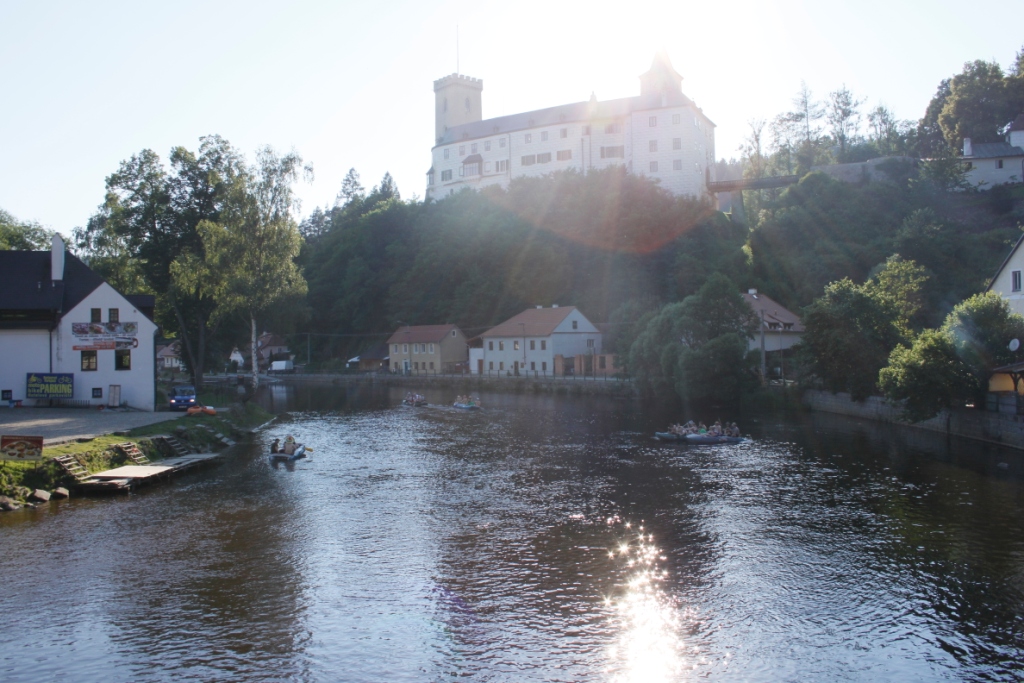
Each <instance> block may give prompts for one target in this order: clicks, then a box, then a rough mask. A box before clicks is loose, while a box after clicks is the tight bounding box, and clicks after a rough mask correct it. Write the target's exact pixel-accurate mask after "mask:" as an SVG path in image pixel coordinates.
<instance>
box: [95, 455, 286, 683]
mask: <svg viewBox="0 0 1024 683" xmlns="http://www.w3.org/2000/svg"><path fill="white" fill-rule="evenodd" d="M254 449H256V450H258V451H259V453H256V454H253V455H254V456H256V457H258V456H259V455H262V450H263V449H262V447H261V446H259V445H256V446H254ZM240 457H245V456H236V457H234V458H230V459H229V462H228V463H226V464H225V465H222V467H232V466H239V463H238V462H237V460H238V458H240ZM197 478H201V479H200V480H199V481H197V482H193V483H191V484H189V483H185V482H182V483H181V484H180V485H179V486H177V487H167V488H165V489H163V490H161V491H159V492H157V491H154V492H152V493H151V494H148V495H145V496H141V497H137V498H133V500H132V501H131V504H130V510H128V511H126V512H122V513H121V514H122V516H124V517H125V519H122V520H120V521H118V522H117V523H116V526H119V527H129V528H126V529H125V530H124V531H125V536H124V541H117V540H114V539H115V538H117V537H119V536H120V534H118V532H117V531H115V530H113V529H112V530H111V539H110V540H111V542H112V543H114V544H116V546H117V547H116V548H110V549H109V550H108V552H110V556H111V557H113V558H116V560H115V561H116V568H114V569H113V570H112V571H111V572H110V580H111V582H112V585H111V599H110V600H108V601H106V602H105V603H104V607H105V609H106V610H107V619H109V621H110V623H111V625H112V626H113V627H114V629H116V630H114V631H113V633H112V635H111V639H112V640H113V641H114V642H115V643H117V644H118V648H119V649H120V650H122V651H124V652H132V653H134V656H135V657H138V659H137V660H136V659H130V660H129V663H128V665H127V666H126V667H125V668H127V669H130V670H132V672H133V673H132V675H133V677H135V678H136V679H137V680H143V679H145V678H147V674H148V675H150V676H152V677H153V678H155V679H160V678H163V677H165V676H167V675H169V673H168V672H171V671H175V672H177V675H195V676H197V677H198V678H205V679H206V680H217V679H221V680H224V679H226V678H230V677H232V676H242V677H246V676H252V677H255V678H259V677H261V676H264V675H266V674H267V672H268V671H273V672H274V675H273V676H272V677H274V678H288V677H291V676H295V675H298V674H299V673H300V672H301V671H302V668H303V664H302V661H301V659H302V658H301V652H302V650H303V647H304V633H305V631H304V629H303V627H302V621H303V597H302V596H303V592H304V591H305V584H306V582H305V581H304V572H303V571H302V567H301V563H302V558H303V556H304V551H303V550H301V549H300V548H298V547H297V546H298V545H299V544H300V543H301V542H302V541H301V538H295V537H294V536H293V535H290V533H289V532H288V529H289V528H293V522H291V521H290V520H289V518H290V516H292V515H293V514H294V509H293V506H292V505H291V504H289V502H288V496H287V495H283V494H282V493H281V492H277V491H275V490H274V482H273V480H272V479H271V480H269V481H268V480H267V479H266V478H265V477H257V478H253V477H252V476H249V477H244V478H241V479H239V478H238V477H232V478H231V483H230V485H229V486H218V485H217V484H216V481H215V480H216V479H217V477H216V475H215V473H213V472H212V471H210V470H206V471H204V472H202V473H200V474H199V475H198V476H197ZM203 480H206V481H203ZM269 501H272V502H269ZM140 527H141V528H140ZM147 527H148V528H147ZM140 537H147V538H149V541H148V542H147V543H144V544H139V543H137V540H138V538H140ZM130 539H134V541H133V540H130Z"/></svg>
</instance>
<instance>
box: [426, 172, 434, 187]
mask: <svg viewBox="0 0 1024 683" xmlns="http://www.w3.org/2000/svg"><path fill="white" fill-rule="evenodd" d="M433 184H434V172H433V171H432V170H431V171H428V172H427V185H433Z"/></svg>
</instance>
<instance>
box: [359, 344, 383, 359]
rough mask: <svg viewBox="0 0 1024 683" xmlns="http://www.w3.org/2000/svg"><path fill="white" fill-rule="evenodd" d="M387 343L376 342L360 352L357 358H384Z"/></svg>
mask: <svg viewBox="0 0 1024 683" xmlns="http://www.w3.org/2000/svg"><path fill="white" fill-rule="evenodd" d="M388 348H389V347H388V345H387V344H377V345H376V346H372V347H370V348H368V349H367V350H365V351H363V352H362V353H360V354H359V355H358V356H357V358H359V360H385V359H387V357H388Z"/></svg>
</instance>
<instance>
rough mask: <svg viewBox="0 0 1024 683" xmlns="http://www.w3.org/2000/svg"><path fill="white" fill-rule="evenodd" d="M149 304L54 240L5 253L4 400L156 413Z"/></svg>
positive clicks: (1, 262) (0, 320) (0, 279)
mask: <svg viewBox="0 0 1024 683" xmlns="http://www.w3.org/2000/svg"><path fill="white" fill-rule="evenodd" d="M153 305H154V303H153V297H152V296H126V295H124V294H121V293H120V292H118V291H117V290H116V289H114V288H113V287H111V286H110V285H109V284H108V283H107V282H105V281H104V280H103V278H101V277H100V276H99V275H97V274H96V273H94V272H93V271H92V270H91V269H90V268H89V267H88V266H86V265H85V264H84V263H82V261H81V260H79V259H78V258H76V257H75V256H74V255H73V254H69V253H67V252H66V251H65V248H64V242H63V240H62V239H61V238H60V236H54V238H53V242H52V248H51V250H50V251H0V358H3V359H4V362H3V363H2V364H0V400H2V401H3V402H5V403H7V404H8V405H13V404H17V403H19V402H21V403H22V404H23V405H80V406H89V405H95V406H100V405H106V406H121V405H128V406H130V407H132V408H137V409H140V410H155V408H156V353H155V346H154V345H155V335H156V332H157V326H156V324H155V323H154V322H153V320H152V315H153Z"/></svg>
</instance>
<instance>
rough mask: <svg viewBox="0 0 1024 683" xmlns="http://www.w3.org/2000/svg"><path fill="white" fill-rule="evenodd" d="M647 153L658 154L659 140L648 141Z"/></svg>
mask: <svg viewBox="0 0 1024 683" xmlns="http://www.w3.org/2000/svg"><path fill="white" fill-rule="evenodd" d="M647 151H648V152H657V151H658V141H657V140H648V141H647Z"/></svg>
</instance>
